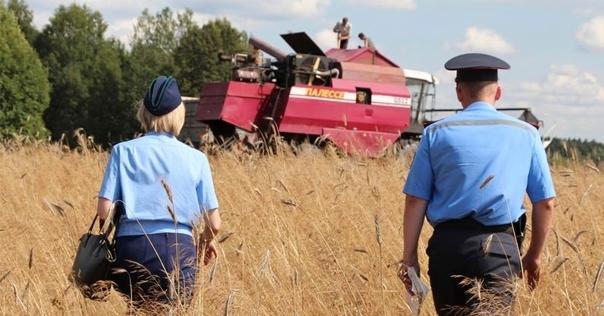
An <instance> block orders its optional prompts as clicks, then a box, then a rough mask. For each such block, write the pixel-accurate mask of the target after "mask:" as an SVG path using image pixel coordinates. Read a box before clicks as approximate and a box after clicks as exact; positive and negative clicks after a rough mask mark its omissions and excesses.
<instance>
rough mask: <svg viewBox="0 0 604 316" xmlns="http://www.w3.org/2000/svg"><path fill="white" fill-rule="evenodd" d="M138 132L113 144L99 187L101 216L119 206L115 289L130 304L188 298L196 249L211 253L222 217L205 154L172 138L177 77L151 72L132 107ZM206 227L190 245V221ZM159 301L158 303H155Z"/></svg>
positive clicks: (177, 122)
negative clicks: (135, 108) (135, 106)
mask: <svg viewBox="0 0 604 316" xmlns="http://www.w3.org/2000/svg"><path fill="white" fill-rule="evenodd" d="M137 119H138V120H139V121H140V123H141V125H142V128H143V129H144V131H145V135H144V136H142V137H139V138H136V139H133V140H129V141H124V142H122V143H119V144H117V145H115V146H114V147H113V149H112V151H111V155H110V157H109V161H108V163H107V168H106V170H105V174H104V177H103V181H102V184H101V188H100V191H99V200H98V208H97V212H98V214H99V217H100V218H101V219H106V218H107V216H108V214H109V210H110V209H111V207H112V206H113V205H114V203H117V202H119V203H120V204H121V205H122V206H123V214H122V216H121V217H120V219H119V224H118V228H117V233H116V236H117V237H116V262H115V263H114V265H113V266H112V268H113V269H112V271H113V273H114V281H115V282H116V284H117V289H118V290H119V291H120V292H121V293H123V294H124V295H126V296H127V297H129V298H130V299H131V300H132V303H133V305H134V306H135V307H139V308H145V309H147V308H150V306H154V307H156V306H170V305H172V306H174V305H176V304H179V305H181V306H183V305H184V306H186V305H188V304H189V303H190V301H191V299H192V294H193V287H194V283H195V275H196V271H197V258H198V254H199V255H201V254H203V257H204V264H207V263H208V262H209V261H210V260H211V259H212V258H213V257H214V256H215V255H216V244H215V241H214V236H215V235H216V233H217V232H218V230H219V229H220V225H221V218H220V214H219V212H218V200H217V197H216V193H215V191H214V185H213V181H212V174H211V170H210V165H209V163H208V159H207V157H206V156H205V155H204V154H203V153H202V152H201V151H199V150H196V149H193V148H191V147H189V146H187V145H185V144H183V143H182V142H180V141H179V140H177V139H176V136H178V135H179V133H180V130H181V128H182V127H183V125H184V120H185V107H184V104H183V102H182V99H181V96H180V92H179V89H178V85H177V83H176V80H175V79H174V78H172V77H165V76H159V77H157V78H155V79H154V80H153V81H152V82H151V84H150V86H149V88H148V90H147V91H146V93H145V96H144V99H143V101H142V102H141V103H140V105H139V109H138V113H137ZM200 221H203V222H204V224H205V228H204V230H203V232H202V234H201V235H200V236H199V237H198V238H199V240H198V242H197V245H196V243H195V242H194V238H195V237H196V236H194V235H193V227H194V226H196V225H198V224H201V222H200ZM158 303H159V304H158Z"/></svg>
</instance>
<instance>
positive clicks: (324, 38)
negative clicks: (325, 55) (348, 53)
mask: <svg viewBox="0 0 604 316" xmlns="http://www.w3.org/2000/svg"><path fill="white" fill-rule="evenodd" d="M336 39H337V37H336V33H334V32H333V30H331V29H323V30H321V31H319V32H317V34H315V36H314V38H313V41H315V43H317V45H318V46H319V47H320V48H321V49H322V50H323V51H324V52H326V51H328V50H329V49H330V48H334V47H336V44H337V42H336ZM348 45H349V46H350V43H349V44H348Z"/></svg>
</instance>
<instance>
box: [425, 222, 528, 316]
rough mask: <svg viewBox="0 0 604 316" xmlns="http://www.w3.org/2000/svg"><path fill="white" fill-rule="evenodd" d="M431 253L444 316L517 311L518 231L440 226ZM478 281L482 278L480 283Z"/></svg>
mask: <svg viewBox="0 0 604 316" xmlns="http://www.w3.org/2000/svg"><path fill="white" fill-rule="evenodd" d="M426 253H427V255H428V257H429V264H428V275H429V276H430V285H431V288H432V289H431V290H432V297H433V299H434V305H435V308H436V311H437V313H438V314H439V315H468V314H470V312H471V311H477V310H484V311H492V312H493V313H494V314H497V315H501V313H502V311H503V310H505V309H511V307H512V305H513V302H514V298H515V294H514V291H513V286H512V283H511V280H513V279H514V278H515V277H516V276H517V275H518V273H519V271H520V254H519V252H518V246H517V243H516V239H515V237H514V236H513V235H511V234H509V233H506V232H488V231H477V230H473V229H468V228H461V227H444V228H439V227H438V226H437V227H436V228H435V230H434V233H433V235H432V237H431V238H430V240H429V242H428V248H427V250H426ZM472 279H476V280H478V281H479V282H480V284H481V285H480V287H478V288H477V287H476V284H477V283H476V282H472V281H471V280H472ZM464 280H465V281H464ZM478 291H479V292H480V295H478ZM479 298H480V299H479Z"/></svg>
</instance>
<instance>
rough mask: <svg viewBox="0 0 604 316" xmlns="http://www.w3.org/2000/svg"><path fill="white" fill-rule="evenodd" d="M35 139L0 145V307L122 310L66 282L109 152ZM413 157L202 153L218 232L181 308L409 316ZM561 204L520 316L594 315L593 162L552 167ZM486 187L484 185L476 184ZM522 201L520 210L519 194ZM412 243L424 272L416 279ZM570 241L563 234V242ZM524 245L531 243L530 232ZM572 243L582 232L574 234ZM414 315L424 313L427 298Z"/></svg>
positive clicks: (597, 287) (596, 189) (598, 254)
mask: <svg viewBox="0 0 604 316" xmlns="http://www.w3.org/2000/svg"><path fill="white" fill-rule="evenodd" d="M80 142H81V143H82V144H80V147H79V149H78V150H68V149H66V148H65V146H61V145H48V144H43V143H40V142H35V143H34V142H32V143H28V144H22V143H19V142H14V143H13V142H11V143H6V144H5V146H4V147H0V156H1V157H2V160H1V161H2V164H1V165H0V177H1V179H2V180H1V181H0V205H1V209H0V290H1V291H2V293H3V295H2V296H1V297H0V313H2V314H10V315H124V314H125V313H126V312H127V310H128V303H127V302H126V301H124V300H122V299H121V298H120V297H119V296H117V294H115V293H114V292H111V294H110V295H109V297H108V298H107V301H106V302H97V301H90V300H86V299H84V298H83V297H82V296H81V294H80V293H79V292H78V291H77V290H76V289H75V288H74V287H73V286H72V285H71V284H70V283H69V281H68V279H67V275H68V272H69V270H70V268H71V265H72V260H73V257H74V255H75V249H76V245H77V242H78V240H77V239H78V238H79V236H80V235H81V234H82V233H84V232H85V230H86V229H87V228H88V226H89V225H90V221H91V220H92V218H93V216H94V212H95V210H96V195H97V192H98V189H99V186H100V181H101V178H102V174H103V171H104V168H105V164H106V162H107V158H108V154H107V153H103V152H99V151H98V149H97V148H96V147H94V146H91V145H90V144H88V143H86V139H81V140H80ZM410 161H411V156H409V155H406V156H405V155H401V156H398V157H396V156H388V157H384V158H380V159H373V160H363V159H360V158H351V157H341V156H339V155H338V154H337V153H336V152H335V151H327V152H326V153H325V154H323V155H317V154H312V153H308V152H300V153H299V154H297V155H294V154H292V153H290V152H289V151H287V150H284V149H279V150H278V151H277V153H276V154H268V155H259V154H246V153H244V154H243V155H240V156H236V155H233V154H231V153H229V152H222V151H217V152H216V153H215V154H213V155H211V156H210V163H211V167H212V171H213V177H214V181H215V187H216V190H217V195H218V198H219V202H220V210H221V215H222V218H223V228H222V232H221V234H220V235H219V236H217V238H218V241H219V247H218V258H217V259H216V260H215V261H214V262H212V263H211V264H210V265H208V266H202V267H200V272H199V276H198V280H197V285H198V287H197V290H196V293H195V298H194V300H193V305H192V306H191V308H190V310H189V312H188V313H187V314H190V315H219V314H223V315H230V316H233V315H407V314H410V311H409V309H408V307H407V306H406V303H405V292H404V287H403V285H402V283H401V282H400V280H399V278H398V276H397V269H398V262H399V260H400V256H401V255H402V210H403V202H404V196H403V194H402V193H401V189H402V187H403V184H404V181H405V177H406V174H407V172H408V167H409V163H410ZM552 170H553V171H554V179H555V182H556V189H557V193H558V199H557V202H556V209H557V214H556V218H555V220H554V229H553V233H552V234H551V236H550V239H549V241H548V246H547V249H546V252H545V253H544V255H543V259H542V265H543V276H542V278H541V282H540V284H539V287H538V288H537V290H536V291H534V292H530V291H528V289H527V288H526V287H525V286H524V284H522V286H520V287H519V289H518V293H519V301H518V306H517V309H518V313H519V314H521V315H602V314H604V307H603V303H602V302H603V300H604V287H603V285H602V284H601V283H602V282H598V281H599V279H600V275H601V274H602V267H603V263H602V261H603V260H604V255H603V254H602V248H603V247H604V241H603V240H602V238H603V236H604V228H603V227H602V226H603V225H604V214H603V212H602V210H601V208H600V206H601V205H602V204H604V193H602V192H603V190H602V187H603V186H604V178H603V176H602V174H601V173H600V172H599V170H598V169H597V168H595V167H594V166H592V165H585V164H580V163H577V162H571V163H570V164H569V165H566V166H552ZM485 185H486V183H485ZM527 205H530V204H529V203H528V201H527ZM424 227H425V228H424V230H423V232H422V236H421V240H420V245H419V246H420V264H421V265H422V271H421V277H422V279H424V280H428V279H427V277H426V271H427V257H426V255H425V249H426V244H427V239H428V237H429V235H430V233H431V229H430V228H429V226H428V225H425V226H424ZM573 236H574V238H573ZM527 237H528V239H529V240H527V241H526V242H530V232H529V233H528V236H527ZM579 237H580V238H579ZM424 304H425V306H424V308H422V311H421V314H422V315H432V314H433V308H432V300H431V298H428V299H427V300H426V301H425V302H424Z"/></svg>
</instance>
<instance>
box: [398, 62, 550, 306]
mask: <svg viewBox="0 0 604 316" xmlns="http://www.w3.org/2000/svg"><path fill="white" fill-rule="evenodd" d="M445 68H446V69H448V70H456V71H457V77H456V79H455V82H456V83H457V85H456V88H455V90H456V93H457V99H458V101H459V102H460V103H461V106H462V107H463V111H461V112H459V113H458V114H456V115H453V116H450V117H447V118H445V119H442V120H440V121H437V122H436V123H433V124H432V125H430V126H428V127H427V128H425V130H424V132H423V135H422V138H421V141H420V142H419V145H418V149H417V152H416V154H415V158H414V160H413V163H412V165H411V169H410V171H409V175H408V177H407V181H406V183H405V185H404V188H403V192H404V193H405V194H406V200H405V211H404V224H403V230H404V232H403V235H404V236H403V239H404V242H403V244H404V248H403V261H402V265H401V267H400V269H399V277H400V278H401V280H402V281H403V283H404V284H405V286H406V288H407V291H409V292H410V294H412V295H413V292H412V287H411V286H412V282H411V280H410V277H409V275H408V270H409V269H415V272H416V273H417V274H418V275H419V271H420V267H419V263H418V249H417V248H418V240H419V236H420V232H421V230H422V226H423V223H424V218H426V219H427V221H428V223H429V224H430V225H431V226H433V227H434V232H433V234H432V236H431V237H430V240H429V242H428V247H427V250H426V253H427V255H428V258H429V262H428V275H429V277H430V285H431V288H432V296H433V299H434V305H435V308H436V311H437V313H438V314H439V315H459V313H460V312H461V314H462V315H466V314H469V313H471V312H476V311H487V312H490V313H491V314H493V315H506V314H508V313H510V312H511V311H512V307H513V304H514V301H515V292H514V290H513V288H514V287H513V286H512V285H513V283H514V281H515V278H516V277H517V276H523V273H522V272H526V273H525V274H524V276H526V278H527V279H528V284H529V287H530V288H531V289H533V288H534V287H535V286H536V285H537V281H538V280H539V271H540V258H541V254H542V252H543V249H544V247H545V241H546V237H547V234H548V231H549V229H550V227H551V221H552V217H553V213H554V202H553V200H554V198H555V194H556V193H555V190H554V185H553V182H552V178H551V174H550V169H549V165H548V161H547V157H546V154H545V150H544V148H543V145H542V142H541V139H540V136H539V132H538V131H537V129H535V128H534V127H533V126H531V125H529V124H528V123H525V122H523V121H521V120H519V119H516V118H513V117H511V116H508V115H505V114H502V113H501V112H498V111H497V110H496V109H495V108H494V104H495V102H496V101H497V100H499V99H500V97H501V87H500V86H499V85H498V69H509V68H510V66H509V65H508V64H507V63H506V62H504V61H503V60H501V59H499V58H496V57H494V56H490V55H486V54H476V53H472V54H464V55H460V56H457V57H455V58H453V59H451V60H449V61H448V62H447V63H446V64H445ZM525 193H528V197H529V198H530V200H531V202H532V204H533V208H532V217H531V227H532V230H531V233H532V236H531V242H530V245H529V247H528V249H527V251H526V254H525V255H524V257H522V259H521V258H520V256H521V247H522V245H521V244H519V241H521V240H522V238H523V235H522V234H523V233H524V232H523V231H524V224H525V218H526V215H525V214H526V210H525V209H524V206H523V205H522V202H523V200H524V196H525ZM521 267H522V268H521ZM522 270H524V271H522ZM477 282H480V286H475V285H477V284H478V283H477Z"/></svg>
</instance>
